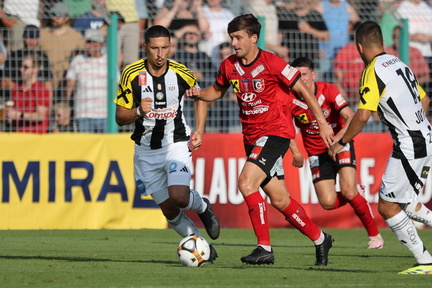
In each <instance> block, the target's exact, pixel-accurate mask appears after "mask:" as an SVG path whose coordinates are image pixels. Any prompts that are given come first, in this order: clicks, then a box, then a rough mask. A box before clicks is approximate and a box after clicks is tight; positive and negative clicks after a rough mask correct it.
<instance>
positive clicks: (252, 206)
mask: <svg viewBox="0 0 432 288" xmlns="http://www.w3.org/2000/svg"><path fill="white" fill-rule="evenodd" d="M245 201H246V204H247V206H248V208H249V217H250V219H251V222H252V227H253V229H254V232H255V235H256V237H257V240H258V245H259V244H261V245H268V246H270V232H269V224H268V217H267V209H266V203H265V201H264V199H263V198H262V196H261V194H260V193H259V192H258V191H257V192H255V193H252V194H250V195H248V196H246V197H245Z"/></svg>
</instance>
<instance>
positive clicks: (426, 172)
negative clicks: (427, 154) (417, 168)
mask: <svg viewBox="0 0 432 288" xmlns="http://www.w3.org/2000/svg"><path fill="white" fill-rule="evenodd" d="M429 170H430V167H428V166H425V167H423V170H422V172H421V175H420V177H421V178H424V179H427V177H428V176H429Z"/></svg>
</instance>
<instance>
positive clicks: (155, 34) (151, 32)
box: [144, 25, 171, 43]
mask: <svg viewBox="0 0 432 288" xmlns="http://www.w3.org/2000/svg"><path fill="white" fill-rule="evenodd" d="M159 37H168V40H170V41H171V34H170V32H169V30H168V29H167V28H165V27H164V26H162V25H154V26H151V27H150V28H148V29H147V31H146V32H145V35H144V41H145V43H149V42H150V38H159Z"/></svg>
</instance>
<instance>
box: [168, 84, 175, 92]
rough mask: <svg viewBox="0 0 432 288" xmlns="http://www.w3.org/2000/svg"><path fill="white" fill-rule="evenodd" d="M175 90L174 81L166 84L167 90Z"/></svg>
mask: <svg viewBox="0 0 432 288" xmlns="http://www.w3.org/2000/svg"><path fill="white" fill-rule="evenodd" d="M175 90H176V84H175V83H170V84H168V91H171V92H173V91H175Z"/></svg>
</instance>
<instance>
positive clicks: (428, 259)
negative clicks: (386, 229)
mask: <svg viewBox="0 0 432 288" xmlns="http://www.w3.org/2000/svg"><path fill="white" fill-rule="evenodd" d="M386 223H387V224H388V225H389V226H390V228H391V229H392V231H393V233H395V234H396V237H397V239H398V240H399V241H400V242H401V243H402V244H403V245H405V247H407V248H408V250H410V251H411V253H412V254H413V255H414V257H415V258H416V260H417V263H418V264H429V263H432V256H431V255H430V254H429V252H428V251H427V250H426V248H425V247H424V244H423V241H422V240H421V239H420V237H419V235H418V233H417V229H416V228H415V226H414V224H413V223H412V221H411V219H410V218H409V217H408V215H407V214H406V213H405V212H404V211H403V210H402V211H401V212H399V213H398V214H396V215H395V216H393V217H392V218H390V219H387V220H386Z"/></svg>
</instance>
